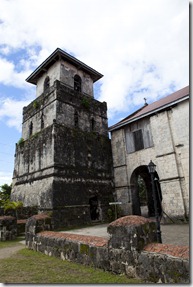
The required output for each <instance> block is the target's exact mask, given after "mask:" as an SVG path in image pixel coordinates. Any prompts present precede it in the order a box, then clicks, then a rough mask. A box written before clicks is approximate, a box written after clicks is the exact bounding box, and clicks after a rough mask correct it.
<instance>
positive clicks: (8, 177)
mask: <svg viewBox="0 0 193 287" xmlns="http://www.w3.org/2000/svg"><path fill="white" fill-rule="evenodd" d="M12 177H13V173H11V172H4V171H0V186H1V185H3V184H5V183H6V184H11V182H12Z"/></svg>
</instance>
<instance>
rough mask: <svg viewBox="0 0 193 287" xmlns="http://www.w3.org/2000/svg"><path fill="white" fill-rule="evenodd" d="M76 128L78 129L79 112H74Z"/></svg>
mask: <svg viewBox="0 0 193 287" xmlns="http://www.w3.org/2000/svg"><path fill="white" fill-rule="evenodd" d="M74 126H75V127H78V112H77V111H75V112H74Z"/></svg>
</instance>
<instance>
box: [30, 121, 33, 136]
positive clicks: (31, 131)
mask: <svg viewBox="0 0 193 287" xmlns="http://www.w3.org/2000/svg"><path fill="white" fill-rule="evenodd" d="M32 134H33V123H32V122H31V123H30V126H29V136H31V135H32Z"/></svg>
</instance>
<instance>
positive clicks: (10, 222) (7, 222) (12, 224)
mask: <svg viewBox="0 0 193 287" xmlns="http://www.w3.org/2000/svg"><path fill="white" fill-rule="evenodd" d="M16 236H17V220H16V218H15V217H12V216H0V241H6V240H13V239H15V238H16Z"/></svg>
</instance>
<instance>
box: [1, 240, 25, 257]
mask: <svg viewBox="0 0 193 287" xmlns="http://www.w3.org/2000/svg"><path fill="white" fill-rule="evenodd" d="M23 248H25V245H23V244H18V245H15V246H10V247H5V248H0V259H4V258H8V257H10V256H12V255H13V254H14V253H16V252H17V251H19V250H21V249H23Z"/></svg>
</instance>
